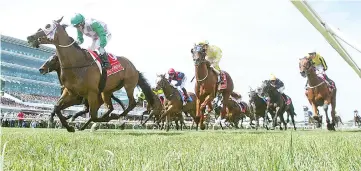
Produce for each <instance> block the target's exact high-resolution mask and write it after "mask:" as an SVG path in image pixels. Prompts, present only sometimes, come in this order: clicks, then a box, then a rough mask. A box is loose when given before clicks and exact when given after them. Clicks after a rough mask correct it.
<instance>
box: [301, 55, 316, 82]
mask: <svg viewBox="0 0 361 171" xmlns="http://www.w3.org/2000/svg"><path fill="white" fill-rule="evenodd" d="M299 68H300V73H301V76H302V77H306V76H307V75H309V74H310V73H311V72H314V67H313V63H312V59H311V58H307V57H304V58H301V59H300V62H299Z"/></svg>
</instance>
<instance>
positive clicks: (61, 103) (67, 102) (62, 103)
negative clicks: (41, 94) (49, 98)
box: [54, 91, 77, 132]
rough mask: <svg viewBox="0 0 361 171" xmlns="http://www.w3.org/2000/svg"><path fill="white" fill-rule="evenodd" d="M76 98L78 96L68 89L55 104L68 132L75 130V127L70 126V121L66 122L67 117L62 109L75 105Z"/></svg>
mask: <svg viewBox="0 0 361 171" xmlns="http://www.w3.org/2000/svg"><path fill="white" fill-rule="evenodd" d="M76 98H77V96H74V95H72V94H70V93H68V92H67V91H63V94H62V95H61V97H60V99H59V100H58V102H57V104H56V105H55V106H54V111H55V113H56V115H57V116H58V118H59V120H60V122H61V124H62V125H63V126H64V127H65V128H66V129H67V130H68V132H74V131H75V129H74V127H73V126H69V124H68V122H66V118H65V117H64V116H63V115H62V114H61V110H62V109H65V108H67V107H69V106H72V105H74V101H76Z"/></svg>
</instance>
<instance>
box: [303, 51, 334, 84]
mask: <svg viewBox="0 0 361 171" xmlns="http://www.w3.org/2000/svg"><path fill="white" fill-rule="evenodd" d="M307 58H311V59H312V62H313V64H314V66H315V68H316V74H317V76H319V77H321V78H322V79H323V80H324V81H325V82H326V83H327V84H328V85H329V86H331V87H332V85H331V80H330V79H329V78H328V77H327V75H326V73H325V71H326V70H327V69H328V67H327V64H326V61H325V59H324V58H323V57H322V56H321V55H320V54H319V53H316V50H313V51H312V52H310V53H308V55H307Z"/></svg>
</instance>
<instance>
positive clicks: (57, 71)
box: [55, 68, 63, 85]
mask: <svg viewBox="0 0 361 171" xmlns="http://www.w3.org/2000/svg"><path fill="white" fill-rule="evenodd" d="M55 71H56V74H57V75H58V79H59V84H60V85H63V83H62V82H61V79H60V74H61V69H60V68H59V69H57V70H55Z"/></svg>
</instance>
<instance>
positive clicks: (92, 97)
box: [80, 92, 103, 131]
mask: <svg viewBox="0 0 361 171" xmlns="http://www.w3.org/2000/svg"><path fill="white" fill-rule="evenodd" d="M87 99H88V103H89V114H90V119H89V120H88V122H87V123H85V124H84V125H83V127H81V128H80V130H81V131H82V130H84V129H85V128H86V127H87V126H88V125H89V124H90V122H91V121H93V122H101V119H100V118H98V110H99V108H100V106H101V105H102V104H103V101H102V98H101V97H100V95H99V94H98V93H97V92H89V93H88V98H87Z"/></svg>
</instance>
